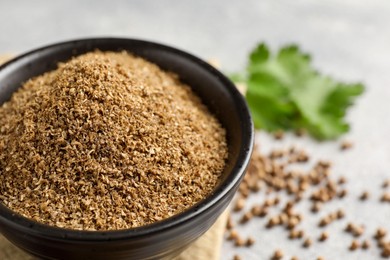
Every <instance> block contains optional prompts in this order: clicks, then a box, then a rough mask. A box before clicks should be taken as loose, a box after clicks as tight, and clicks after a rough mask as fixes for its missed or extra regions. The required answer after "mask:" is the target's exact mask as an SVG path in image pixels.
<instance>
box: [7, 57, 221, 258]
mask: <svg viewBox="0 0 390 260" xmlns="http://www.w3.org/2000/svg"><path fill="white" fill-rule="evenodd" d="M10 58H11V55H0V64H1V63H3V62H5V61H6V60H8V59H10ZM227 214H228V213H227V211H226V212H225V213H223V214H222V215H221V217H220V218H219V219H218V220H217V222H216V223H215V224H214V225H213V227H212V228H211V229H210V230H209V231H207V232H206V233H205V234H204V235H203V236H202V237H200V238H199V239H198V240H197V241H196V242H194V243H193V244H192V245H191V246H190V247H189V248H187V249H186V250H185V251H184V252H183V253H182V254H181V255H180V256H178V257H177V258H176V259H175V260H197V259H199V260H204V259H207V260H217V259H220V251H221V245H222V239H223V232H224V230H225V224H226V220H227ZM0 259H1V260H33V259H35V258H34V257H31V256H30V255H28V254H26V253H24V252H23V251H21V250H20V249H19V248H17V247H16V246H14V245H13V244H11V243H10V242H9V241H8V240H6V239H5V238H4V237H3V236H2V235H1V234H0Z"/></svg>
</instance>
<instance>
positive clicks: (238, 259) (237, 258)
mask: <svg viewBox="0 0 390 260" xmlns="http://www.w3.org/2000/svg"><path fill="white" fill-rule="evenodd" d="M233 260H241V257H240V256H239V255H234V257H233Z"/></svg>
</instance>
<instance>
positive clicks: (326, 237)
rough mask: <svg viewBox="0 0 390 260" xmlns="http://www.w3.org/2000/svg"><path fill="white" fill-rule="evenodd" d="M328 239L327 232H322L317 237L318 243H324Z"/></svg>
mask: <svg viewBox="0 0 390 260" xmlns="http://www.w3.org/2000/svg"><path fill="white" fill-rule="evenodd" d="M328 238H329V234H328V233H327V232H325V231H324V232H322V233H321V235H320V236H319V238H318V241H320V242H324V241H325V240H327V239H328Z"/></svg>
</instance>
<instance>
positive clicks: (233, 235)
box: [227, 229, 238, 240]
mask: <svg viewBox="0 0 390 260" xmlns="http://www.w3.org/2000/svg"><path fill="white" fill-rule="evenodd" d="M237 238H238V233H237V231H236V230H234V229H233V230H231V231H230V232H229V235H228V237H227V240H236V239H237Z"/></svg>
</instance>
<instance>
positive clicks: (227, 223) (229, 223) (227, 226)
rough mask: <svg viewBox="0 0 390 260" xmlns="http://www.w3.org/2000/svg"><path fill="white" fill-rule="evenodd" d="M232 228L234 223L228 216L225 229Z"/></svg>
mask: <svg viewBox="0 0 390 260" xmlns="http://www.w3.org/2000/svg"><path fill="white" fill-rule="evenodd" d="M233 228H234V223H233V219H232V217H231V216H230V215H229V217H228V220H227V222H226V229H227V230H231V229H233Z"/></svg>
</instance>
